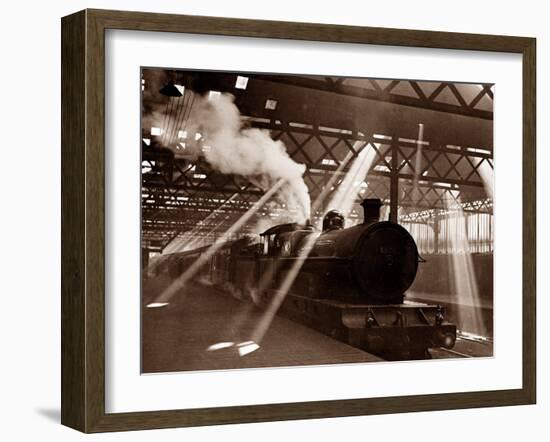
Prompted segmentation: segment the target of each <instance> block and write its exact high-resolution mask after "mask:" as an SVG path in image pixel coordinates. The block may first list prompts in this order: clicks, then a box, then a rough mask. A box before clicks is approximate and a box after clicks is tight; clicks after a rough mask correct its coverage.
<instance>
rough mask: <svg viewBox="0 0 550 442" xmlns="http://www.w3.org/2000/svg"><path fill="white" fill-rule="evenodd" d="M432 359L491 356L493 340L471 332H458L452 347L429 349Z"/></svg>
mask: <svg viewBox="0 0 550 442" xmlns="http://www.w3.org/2000/svg"><path fill="white" fill-rule="evenodd" d="M430 353H431V355H432V358H433V359H450V358H475V357H491V356H493V340H492V339H491V338H486V337H484V336H477V335H473V334H471V333H465V332H460V331H459V332H458V333H457V338H456V344H455V346H454V348H452V349H447V348H442V347H439V348H434V349H431V350H430Z"/></svg>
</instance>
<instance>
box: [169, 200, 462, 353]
mask: <svg viewBox="0 0 550 442" xmlns="http://www.w3.org/2000/svg"><path fill="white" fill-rule="evenodd" d="M362 206H363V208H364V222H363V223H362V224H358V225H356V226H353V227H348V228H345V218H344V216H343V215H342V214H341V213H339V212H338V211H329V212H328V213H327V214H326V215H325V217H324V219H323V227H322V231H321V232H319V231H317V230H316V229H314V227H313V226H311V225H310V224H308V223H306V224H305V225H301V224H295V223H291V224H282V225H278V226H274V227H272V228H270V229H268V230H267V231H265V232H263V233H262V234H261V235H260V236H259V240H258V241H252V242H250V241H249V240H245V239H243V240H239V241H234V242H228V243H225V244H224V245H223V246H222V247H220V248H219V250H218V251H217V252H216V253H215V254H213V255H212V256H211V257H209V259H208V260H206V261H205V264H204V265H203V266H202V268H201V270H200V271H199V276H200V277H201V278H206V279H208V280H209V281H210V282H211V283H213V284H216V285H218V286H220V287H223V288H224V289H225V290H229V291H231V293H233V294H235V295H236V296H237V297H239V298H241V299H243V298H249V299H252V300H253V301H254V302H255V303H256V304H257V305H258V306H259V307H265V306H267V305H269V304H270V303H272V302H273V300H274V299H277V297H278V296H279V297H282V299H283V300H282V302H281V305H280V308H279V312H280V313H281V314H283V315H284V316H286V317H289V318H290V319H292V320H294V321H297V322H300V323H302V324H305V325H307V326H309V327H312V328H314V329H316V330H318V331H320V332H322V333H324V334H327V335H329V336H331V337H333V338H335V339H337V340H340V341H342V342H345V343H347V344H349V345H352V346H355V347H358V348H361V349H363V350H365V351H368V352H370V353H373V354H376V355H378V356H381V357H383V358H385V359H389V360H394V359H424V358H429V357H430V354H429V349H430V348H433V347H445V348H452V347H453V346H454V343H455V340H456V326H455V325H453V324H450V323H448V322H446V321H445V318H444V310H443V308H442V307H441V306H439V305H430V304H423V303H413V302H409V301H407V300H406V291H407V289H408V288H409V287H410V286H411V285H412V283H413V281H414V279H415V276H416V272H417V269H418V265H419V262H420V261H421V258H420V257H419V254H418V250H417V247H416V243H415V241H414V239H413V238H412V236H411V235H410V234H409V232H408V231H407V230H406V229H405V228H403V227H402V226H400V225H399V224H396V223H392V222H389V221H379V218H380V206H381V202H380V200H379V199H365V200H364V201H363V202H362ZM207 250H208V248H202V249H197V250H194V251H190V252H185V253H182V254H174V255H178V256H177V257H176V256H174V257H173V261H174V263H175V264H174V265H176V266H177V267H176V271H175V273H176V274H177V273H180V272H183V271H185V269H186V268H188V266H189V265H191V263H192V262H193V261H194V260H195V259H198V257H199V256H200V255H201V254H202V253H207Z"/></svg>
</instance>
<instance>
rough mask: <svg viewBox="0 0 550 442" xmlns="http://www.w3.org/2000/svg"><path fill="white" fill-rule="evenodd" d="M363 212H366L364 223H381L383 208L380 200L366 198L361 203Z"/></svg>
mask: <svg viewBox="0 0 550 442" xmlns="http://www.w3.org/2000/svg"><path fill="white" fill-rule="evenodd" d="M361 206H362V207H363V210H364V211H365V216H364V218H363V223H364V224H368V223H376V222H378V221H380V207H382V201H380V198H365V199H364V200H363V202H362V203H361Z"/></svg>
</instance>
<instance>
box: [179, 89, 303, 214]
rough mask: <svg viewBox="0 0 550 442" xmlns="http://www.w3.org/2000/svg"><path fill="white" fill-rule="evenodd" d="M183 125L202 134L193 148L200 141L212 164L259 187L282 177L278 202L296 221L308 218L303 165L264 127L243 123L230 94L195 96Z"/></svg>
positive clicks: (213, 166) (266, 187)
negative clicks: (192, 108) (186, 122)
mask: <svg viewBox="0 0 550 442" xmlns="http://www.w3.org/2000/svg"><path fill="white" fill-rule="evenodd" d="M186 127H187V128H188V130H189V132H190V134H192V133H197V132H198V133H200V134H201V135H202V138H201V140H200V143H198V144H197V146H195V149H197V148H198V146H199V144H200V145H202V148H201V151H202V155H203V156H204V158H205V159H206V161H207V162H208V163H209V164H210V165H211V166H212V168H214V169H215V170H217V171H219V172H221V173H224V174H234V175H240V176H242V177H245V178H246V179H247V180H249V181H250V182H251V183H253V184H254V185H256V186H258V187H259V188H261V189H262V190H268V189H269V188H271V187H273V186H274V185H275V183H277V182H278V181H279V180H281V179H284V180H285V184H284V185H283V187H282V188H281V190H279V192H278V193H277V199H278V200H279V201H280V203H281V206H282V207H283V208H284V209H286V211H287V212H288V215H289V217H290V218H293V220H294V221H296V222H299V223H303V222H305V221H306V220H307V219H308V218H309V215H310V214H309V212H310V198H309V191H308V188H307V186H306V184H305V182H304V180H303V174H304V172H305V165H303V164H299V163H297V162H295V161H294V160H293V159H292V158H290V156H289V155H288V153H287V151H286V147H285V145H284V144H283V143H282V142H281V141H275V140H273V139H272V138H271V137H270V135H269V132H268V131H266V130H261V129H257V128H249V127H245V126H244V125H243V119H242V117H241V115H240V112H239V109H238V108H237V106H236V105H235V103H234V102H233V96H232V95H229V94H222V95H220V96H217V97H216V98H214V99H211V100H208V99H206V98H198V97H197V100H196V103H195V109H194V110H193V113H192V115H191V118H190V121H189V122H188V124H187V126H186ZM195 152H197V151H196V150H195Z"/></svg>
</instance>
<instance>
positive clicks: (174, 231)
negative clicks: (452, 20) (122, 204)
mask: <svg viewBox="0 0 550 442" xmlns="http://www.w3.org/2000/svg"><path fill="white" fill-rule="evenodd" d="M166 85H175V86H176V85H177V86H178V88H177V90H178V91H182V92H183V95H182V96H167V95H164V94H163V93H161V92H160V91H161V90H162V89H163V88H164V87H166ZM142 90H143V100H142V140H143V142H142V146H141V148H142V243H143V246H144V247H147V248H150V249H152V250H159V251H160V250H163V249H165V248H166V247H167V246H169V245H171V244H172V245H173V244H174V242H175V240H176V239H178V238H180V239H181V238H182V237H185V235H186V233H188V232H193V238H192V240H193V241H194V240H195V239H196V238H199V239H201V240H202V241H203V243H207V242H208V241H210V242H211V240H212V239H215V238H216V237H217V236H219V235H221V234H222V233H223V232H225V231H226V230H227V228H228V227H229V226H231V225H232V224H233V223H234V222H235V221H236V220H237V219H238V218H239V217H240V216H241V215H242V214H243V213H244V212H246V211H247V210H248V209H250V207H252V206H253V205H254V204H255V203H256V202H257V201H258V199H259V198H260V197H261V196H262V195H263V194H264V189H262V188H260V187H259V186H258V185H257V184H255V183H253V182H250V181H249V180H247V179H245V178H243V177H240V176H236V175H225V174H222V173H220V172H218V171H216V170H213V169H212V167H210V165H209V164H208V163H207V162H206V161H205V160H204V159H203V158H202V157H200V156H199V157H196V156H189V155H187V154H186V153H185V152H182V150H181V149H180V148H179V147H178V146H179V143H180V142H181V139H180V137H179V135H181V133H182V132H184V131H185V130H186V123H187V121H189V119H190V118H193V112H196V107H194V103H195V102H196V101H197V98H198V97H201V96H205V95H207V94H209V93H210V92H211V91H213V92H215V93H218V92H219V93H230V94H232V95H233V96H234V97H235V104H236V106H237V107H238V109H239V111H240V112H241V114H242V115H243V119H244V121H245V124H246V125H247V126H249V127H256V128H259V129H265V130H268V131H269V132H270V134H271V137H272V138H273V139H277V140H280V141H282V142H283V143H284V144H285V146H286V148H287V152H288V153H289V155H290V156H291V158H292V159H294V160H295V161H296V162H298V163H302V164H305V165H306V172H305V174H304V180H305V183H306V185H307V186H308V189H309V191H310V194H311V195H312V198H315V197H316V196H318V195H319V194H320V193H321V192H323V190H324V188H325V186H326V184H327V183H328V181H329V179H330V177H332V176H333V175H334V174H338V173H341V174H344V173H345V172H346V168H345V167H344V168H343V169H342V170H340V171H338V168H339V166H340V165H341V163H342V162H343V161H344V159H345V158H346V156H347V155H349V154H350V152H351V154H352V155H357V153H358V151H359V150H360V149H361V148H363V147H365V146H370V147H372V148H373V149H375V150H376V155H377V158H376V161H375V163H374V165H373V167H372V169H371V171H370V172H369V174H368V176H367V177H366V179H365V189H364V193H363V194H361V195H358V198H357V203H360V201H361V200H362V199H363V198H365V197H371V198H380V199H381V200H382V201H383V202H384V203H387V202H388V198H389V176H390V174H391V168H392V164H391V154H392V152H396V155H397V159H398V161H397V168H398V169H397V173H398V175H399V184H400V195H399V198H400V200H399V205H400V207H402V209H403V213H407V212H410V211H418V210H421V209H422V210H424V209H425V210H428V209H430V210H431V209H434V208H442V207H443V199H444V198H445V195H446V194H447V193H449V192H454V193H457V192H459V193H460V194H461V200H462V201H464V202H465V203H470V206H471V207H470V208H469V209H468V210H472V211H481V212H484V211H485V212H491V211H492V202H491V201H490V198H489V197H488V195H487V192H486V190H485V189H484V186H483V177H482V174H481V171H482V170H481V169H482V166H484V165H485V166H486V165H489V166H490V167H491V168H492V167H493V124H492V123H493V121H492V118H493V85H491V84H464V83H449V82H440V81H414V80H391V79H368V78H338V77H319V76H313V75H273V74H252V73H225V72H202V71H188V70H162V69H143V70H142ZM176 95H177V94H176ZM163 117H167V118H165V119H163ZM168 121H175V122H176V123H175V124H172V126H170V127H165V126H164V125H165V124H166V122H168ZM420 123H421V124H423V125H424V134H423V138H422V140H418V137H419V124H420ZM192 135H193V134H188V136H192ZM419 142H420V144H419ZM419 145H421V146H422V156H421V159H420V164H418V165H417V164H415V155H416V152H417V149H418V146H419ZM417 166H418V167H420V168H421V170H422V173H421V178H420V179H419V180H418V179H417V182H416V184H417V188H418V191H417V192H416V194H414V195H413V182H414V180H415V170H414V169H415V168H416V167H417ZM220 207H221V209H220ZM325 209H328V208H324V207H321V208H320V209H319V211H318V213H313V214H312V216H313V218H314V219H315V218H316V217H322V215H323V211H324V210H325ZM215 211H217V212H216V213H217V214H216V216H212V214H213V213H214V212H215ZM218 212H219V213H218ZM361 213H362V210H360V209H359V208H358V207H354V209H353V210H352V212H351V213H350V217H351V218H354V217H355V218H357V219H358V220H360V218H361ZM258 218H268V219H271V221H272V224H277V223H278V222H279V220H278V219H277V212H276V211H275V210H268V209H264V210H260V211H258V214H257V216H254V217H252V218H251V219H250V221H249V222H248V223H247V224H246V225H245V226H244V227H243V229H242V231H244V232H246V231H248V232H254V231H258ZM259 231H261V230H259ZM186 239H189V238H186Z"/></svg>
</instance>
